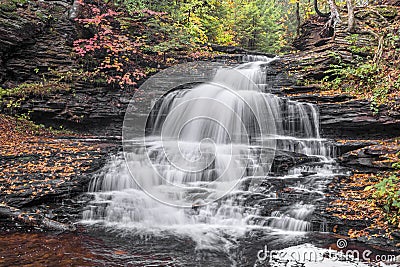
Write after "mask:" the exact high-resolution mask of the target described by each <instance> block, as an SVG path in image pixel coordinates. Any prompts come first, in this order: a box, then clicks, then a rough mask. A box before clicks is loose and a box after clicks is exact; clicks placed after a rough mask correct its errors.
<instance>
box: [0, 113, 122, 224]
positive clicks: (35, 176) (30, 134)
mask: <svg viewBox="0 0 400 267" xmlns="http://www.w3.org/2000/svg"><path fill="white" fill-rule="evenodd" d="M91 138H92V137H90V136H83V135H77V134H72V133H69V132H56V131H51V130H48V129H44V128H41V127H38V126H36V125H34V124H33V123H31V122H29V121H26V120H23V119H18V118H15V117H10V116H6V115H1V114H0V203H1V204H0V205H2V206H9V207H14V208H18V209H21V210H22V212H24V213H26V214H29V213H34V214H36V215H35V216H38V215H43V216H45V217H47V218H50V219H54V220H56V221H64V222H66V223H68V218H66V217H65V214H61V215H60V216H58V214H57V211H56V210H57V208H59V207H58V206H59V205H57V204H60V203H63V202H65V203H64V204H66V203H68V202H71V198H72V197H73V196H75V195H76V194H77V193H81V192H82V191H83V190H84V187H85V186H87V183H86V182H87V181H88V179H90V177H89V175H88V174H90V173H93V172H94V171H96V170H98V169H99V168H100V167H101V165H102V162H103V159H104V158H105V157H107V156H108V152H109V151H110V150H111V149H114V148H115V147H116V144H114V143H110V142H99V141H98V140H96V141H95V142H94V141H92V140H91ZM85 181H86V182H85ZM49 203H51V204H53V203H54V206H55V207H52V208H50V207H49V206H48V205H51V204H49ZM72 204H74V203H72ZM75 204H76V203H75ZM53 208H54V209H53ZM64 208H65V205H64Z"/></svg>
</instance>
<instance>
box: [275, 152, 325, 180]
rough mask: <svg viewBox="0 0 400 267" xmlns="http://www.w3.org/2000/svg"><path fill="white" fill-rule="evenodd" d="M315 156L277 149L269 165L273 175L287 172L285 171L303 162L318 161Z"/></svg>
mask: <svg viewBox="0 0 400 267" xmlns="http://www.w3.org/2000/svg"><path fill="white" fill-rule="evenodd" d="M318 161H319V159H318V158H317V157H311V156H307V155H304V154H300V153H296V152H290V151H282V150H278V151H276V153H275V157H274V161H273V163H272V166H271V173H272V174H273V175H282V174H287V172H288V171H289V170H290V169H291V168H293V167H295V166H299V165H302V164H305V163H310V162H318Z"/></svg>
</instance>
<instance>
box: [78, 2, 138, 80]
mask: <svg viewBox="0 0 400 267" xmlns="http://www.w3.org/2000/svg"><path fill="white" fill-rule="evenodd" d="M80 5H81V7H82V14H81V17H80V18H77V19H76V21H77V22H78V23H79V24H80V25H81V26H82V27H84V28H86V29H87V30H88V33H87V34H88V35H89V37H87V38H81V39H78V40H76V41H75V42H74V51H75V52H76V53H77V54H78V55H79V56H80V57H82V58H83V61H82V63H84V64H86V66H87V70H88V72H87V75H88V76H92V77H102V78H104V79H106V80H107V82H108V83H112V84H118V85H119V86H121V87H125V86H130V85H135V84H136V82H137V81H138V80H140V79H141V78H143V77H145V73H144V69H143V68H141V67H140V66H139V65H138V63H137V62H138V58H143V54H142V52H141V51H140V46H141V45H142V44H141V43H140V41H139V40H135V37H133V36H131V35H130V34H129V32H128V31H127V30H126V27H123V26H122V25H121V23H120V21H118V20H117V19H116V17H118V16H119V15H120V13H118V12H116V11H114V10H113V9H112V8H111V6H109V5H103V6H102V7H100V6H96V5H94V4H85V3H84V2H83V1H81V2H80Z"/></svg>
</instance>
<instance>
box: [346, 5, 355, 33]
mask: <svg viewBox="0 0 400 267" xmlns="http://www.w3.org/2000/svg"><path fill="white" fill-rule="evenodd" d="M346 2H347V14H348V25H347V31H348V32H350V33H352V32H354V29H355V18H354V3H353V0H346Z"/></svg>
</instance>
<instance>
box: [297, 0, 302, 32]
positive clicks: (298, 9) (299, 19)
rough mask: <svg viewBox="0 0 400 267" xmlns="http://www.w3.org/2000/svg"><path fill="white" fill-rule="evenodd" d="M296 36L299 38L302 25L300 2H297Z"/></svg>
mask: <svg viewBox="0 0 400 267" xmlns="http://www.w3.org/2000/svg"><path fill="white" fill-rule="evenodd" d="M296 22H297V25H296V34H297V36H299V35H300V24H301V18H300V3H299V1H297V2H296Z"/></svg>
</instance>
